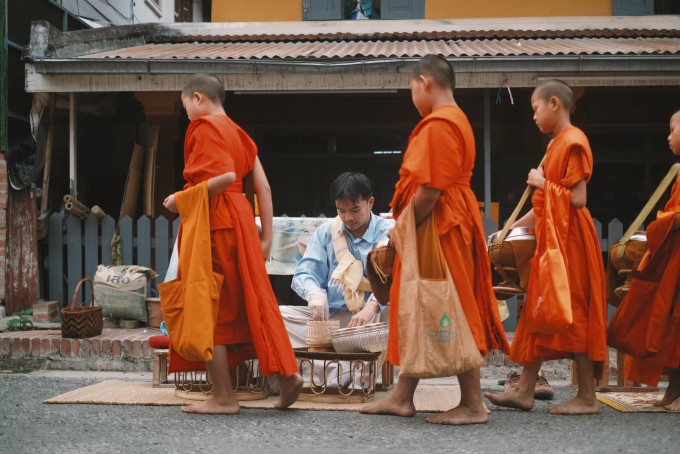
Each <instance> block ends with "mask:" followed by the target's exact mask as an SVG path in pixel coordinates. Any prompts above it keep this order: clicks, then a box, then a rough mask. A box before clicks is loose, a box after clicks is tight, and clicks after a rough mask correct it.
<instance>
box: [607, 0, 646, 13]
mask: <svg viewBox="0 0 680 454" xmlns="http://www.w3.org/2000/svg"><path fill="white" fill-rule="evenodd" d="M612 2H613V3H612V11H613V13H614V16H646V15H652V14H654V0H612Z"/></svg>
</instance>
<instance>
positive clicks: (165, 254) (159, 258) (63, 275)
mask: <svg viewBox="0 0 680 454" xmlns="http://www.w3.org/2000/svg"><path fill="white" fill-rule="evenodd" d="M49 222H50V228H49V256H48V259H47V272H46V273H45V274H47V278H48V284H49V285H48V287H49V288H48V293H49V299H50V300H52V301H61V302H62V303H63V304H68V302H69V301H70V300H71V296H72V294H73V291H74V289H75V287H76V285H77V283H78V281H79V280H80V279H81V278H83V277H85V276H87V277H89V278H90V279H92V278H93V277H94V273H95V270H96V269H97V265H99V264H103V265H111V264H113V260H112V255H111V240H112V238H113V234H114V230H115V228H116V221H115V220H114V219H113V218H111V217H110V216H107V217H106V218H104V219H103V220H101V221H99V220H98V219H97V218H96V217H95V216H94V215H90V217H88V218H87V219H86V220H85V221H82V220H81V219H80V218H78V217H77V216H73V215H70V214H65V213H64V212H58V213H54V214H52V216H51V217H50V221H49ZM118 228H119V233H120V238H121V252H122V264H123V265H140V266H146V267H149V268H152V269H153V270H155V271H156V273H157V274H158V276H159V279H160V280H161V282H162V280H163V278H164V277H165V273H166V271H167V269H168V263H169V261H170V256H171V254H172V248H173V245H174V240H175V238H176V237H177V230H178V228H179V218H177V219H175V220H174V221H173V222H170V221H169V220H168V219H166V218H164V217H163V216H160V217H158V218H156V219H154V220H151V219H149V218H148V217H146V216H142V217H140V218H139V219H137V221H133V220H132V219H131V218H129V217H127V216H126V217H123V218H122V219H121V220H120V222H119V225H118ZM595 229H596V231H597V235H598V237H599V239H600V247H601V248H602V251H603V252H607V251H609V248H610V246H611V245H613V244H614V243H615V242H616V241H617V240H618V239H619V238H621V236H622V235H623V224H621V222H620V221H619V220H618V219H614V220H612V221H611V222H609V224H607V235H606V237H605V236H603V234H602V224H601V223H600V222H599V221H597V220H595Z"/></svg>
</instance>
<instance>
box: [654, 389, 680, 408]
mask: <svg viewBox="0 0 680 454" xmlns="http://www.w3.org/2000/svg"><path fill="white" fill-rule="evenodd" d="M679 398H680V389H671V387H668V389H666V392H665V393H664V395H663V398H662V399H661V400H657V401H656V402H654V405H656V406H657V407H665V406H666V405H671V404H672V403H674V402H675V401H677V400H678V399H679Z"/></svg>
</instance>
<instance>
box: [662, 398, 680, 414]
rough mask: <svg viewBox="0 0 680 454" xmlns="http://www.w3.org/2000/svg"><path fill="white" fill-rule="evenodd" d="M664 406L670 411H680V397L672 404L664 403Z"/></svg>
mask: <svg viewBox="0 0 680 454" xmlns="http://www.w3.org/2000/svg"><path fill="white" fill-rule="evenodd" d="M664 408H665V409H666V410H668V411H680V397H678V398H677V399H675V400H674V401H673V402H671V403H670V404H667V405H664Z"/></svg>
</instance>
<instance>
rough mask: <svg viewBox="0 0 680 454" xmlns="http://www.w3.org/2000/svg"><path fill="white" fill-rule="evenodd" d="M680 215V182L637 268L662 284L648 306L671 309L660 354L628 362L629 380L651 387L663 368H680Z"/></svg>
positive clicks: (653, 228)
mask: <svg viewBox="0 0 680 454" xmlns="http://www.w3.org/2000/svg"><path fill="white" fill-rule="evenodd" d="M679 213H680V180H679V181H676V182H675V184H674V185H673V192H672V193H671V199H670V200H669V201H668V203H667V204H666V206H665V207H664V210H663V211H660V212H659V213H658V216H657V219H656V221H654V222H652V223H651V224H649V227H648V228H647V245H648V246H649V249H648V251H647V254H646V255H645V257H644V258H643V260H642V263H641V264H640V267H639V268H638V271H639V272H640V273H643V272H644V274H645V275H646V277H650V280H651V281H657V282H659V285H658V287H657V288H656V292H655V294H654V295H653V296H654V301H653V302H652V301H646V302H645V304H652V303H654V304H657V305H661V304H663V305H667V307H668V308H669V314H668V317H667V319H666V320H665V321H661V323H662V326H663V325H664V324H665V326H663V328H662V329H663V333H664V334H663V336H661V339H662V341H661V344H660V346H659V351H658V353H656V354H655V355H654V356H652V357H650V358H645V359H637V358H628V359H627V360H626V365H625V371H624V376H625V377H626V379H627V380H632V381H634V382H638V383H645V384H647V385H649V386H656V385H657V384H658V383H659V378H661V374H662V373H663V370H664V368H666V367H668V368H672V369H677V368H680V230H672V229H673V225H674V224H675V219H676V217H677V216H678V214H679ZM640 273H638V274H640ZM633 285H636V281H635V280H633V281H632V282H631V287H632V286H633ZM664 322H665V323H664Z"/></svg>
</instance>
